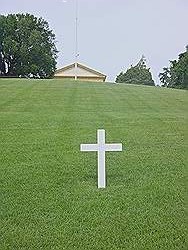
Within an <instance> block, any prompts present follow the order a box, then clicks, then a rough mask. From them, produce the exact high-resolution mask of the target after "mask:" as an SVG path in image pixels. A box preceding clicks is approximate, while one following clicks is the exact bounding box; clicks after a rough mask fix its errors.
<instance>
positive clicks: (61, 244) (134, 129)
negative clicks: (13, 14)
mask: <svg viewBox="0 0 188 250" xmlns="http://www.w3.org/2000/svg"><path fill="white" fill-rule="evenodd" d="M187 97H188V92H187V91H183V90H175V89H164V88H154V87H145V86H136V85H135V86H131V85H123V84H122V85H113V84H99V83H81V82H79V83H75V82H69V81H62V80H40V81H39V80H19V79H10V80H6V79H0V249H3V250H4V249H11V250H12V249H14V250H16V249H27V250H28V249H37V250H38V249H45V250H46V249H66V250H71V249H78V250H82V249H83V250H87V249H88V250H118V249H125V250H134V249H135V250H141V249H143V250H145V249H148V250H151V249H162V250H163V249H164V250H166V249H169V250H173V249H177V250H179V249H187V246H186V243H185V235H186V218H185V196H186V191H187V188H186V181H185V175H186V167H185V152H186V151H187V142H186V141H185V135H186V134H187V130H188V129H187V128H188V127H187V118H188V115H187V106H188V98H187ZM100 128H104V129H105V130H106V141H107V142H108V143H112V142H117V143H120V142H121V143H122V144H123V152H108V153H107V154H106V156H107V157H106V167H107V188H106V189H104V190H99V189H97V173H96V171H97V156H96V153H95V152H80V150H79V146H80V143H95V142H96V131H97V129H100Z"/></svg>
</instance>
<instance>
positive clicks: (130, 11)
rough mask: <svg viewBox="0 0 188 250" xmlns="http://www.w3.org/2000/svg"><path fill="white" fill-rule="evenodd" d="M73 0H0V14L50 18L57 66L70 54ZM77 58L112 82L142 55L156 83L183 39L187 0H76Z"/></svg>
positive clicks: (186, 39) (187, 27) (187, 37)
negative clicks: (57, 51) (54, 40)
mask: <svg viewBox="0 0 188 250" xmlns="http://www.w3.org/2000/svg"><path fill="white" fill-rule="evenodd" d="M75 1H76V0H0V14H8V13H26V12H28V13H32V14H34V15H36V16H38V17H40V16H41V17H43V18H44V19H46V20H47V21H48V22H49V25H50V28H51V29H52V30H53V31H54V33H55V35H56V40H57V44H56V45H57V48H58V50H59V51H60V52H59V55H58V64H57V66H58V67H61V66H64V65H66V64H69V63H72V62H73V61H74V56H75ZM78 17H79V21H78V37H79V39H78V41H79V54H80V56H79V62H81V63H84V64H86V65H88V66H90V67H93V68H94V69H97V70H99V71H101V72H103V73H105V74H107V76H108V80H109V81H114V80H115V77H116V75H117V74H119V72H120V71H122V70H126V69H127V68H128V67H130V65H131V64H133V65H134V64H136V63H137V62H138V61H139V59H140V58H141V56H142V54H144V55H145V57H146V59H147V65H148V66H149V67H150V68H151V72H152V74H153V77H154V79H155V82H159V80H158V74H159V72H161V70H162V68H163V67H165V66H168V62H169V60H170V59H176V58H177V56H178V54H179V53H181V52H183V51H184V50H185V46H186V45H187V44H188V0H78Z"/></svg>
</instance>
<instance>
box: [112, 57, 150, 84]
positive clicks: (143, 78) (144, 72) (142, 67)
mask: <svg viewBox="0 0 188 250" xmlns="http://www.w3.org/2000/svg"><path fill="white" fill-rule="evenodd" d="M116 82H117V83H133V84H144V85H154V81H153V79H152V75H151V72H150V69H149V68H147V66H146V60H145V57H144V56H142V58H141V59H140V61H139V62H138V64H137V65H135V66H131V68H129V69H128V70H127V71H126V72H125V73H123V72H121V73H120V74H119V75H118V76H117V77H116Z"/></svg>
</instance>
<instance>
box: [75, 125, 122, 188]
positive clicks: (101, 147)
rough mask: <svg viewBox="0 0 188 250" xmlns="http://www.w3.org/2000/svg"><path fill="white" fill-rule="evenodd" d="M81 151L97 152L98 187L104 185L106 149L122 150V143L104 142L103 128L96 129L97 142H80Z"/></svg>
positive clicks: (103, 186)
mask: <svg viewBox="0 0 188 250" xmlns="http://www.w3.org/2000/svg"><path fill="white" fill-rule="evenodd" d="M80 150H81V151H97V152H98V188H105V187H106V172H105V152H106V151H122V144H121V143H117V144H108V143H105V130H104V129H98V130H97V144H81V145H80Z"/></svg>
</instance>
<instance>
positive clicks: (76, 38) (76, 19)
mask: <svg viewBox="0 0 188 250" xmlns="http://www.w3.org/2000/svg"><path fill="white" fill-rule="evenodd" d="M75 1H76V3H75V4H76V13H75V77H74V79H75V80H77V79H78V0H75Z"/></svg>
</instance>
